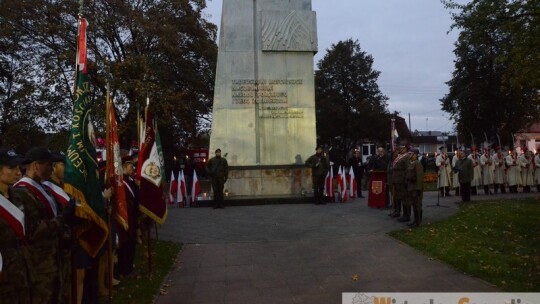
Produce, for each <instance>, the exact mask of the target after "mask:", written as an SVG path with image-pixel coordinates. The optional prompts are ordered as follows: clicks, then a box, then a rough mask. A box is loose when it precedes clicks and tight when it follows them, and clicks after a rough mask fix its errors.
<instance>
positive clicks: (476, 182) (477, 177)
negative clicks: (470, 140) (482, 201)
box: [468, 146, 482, 195]
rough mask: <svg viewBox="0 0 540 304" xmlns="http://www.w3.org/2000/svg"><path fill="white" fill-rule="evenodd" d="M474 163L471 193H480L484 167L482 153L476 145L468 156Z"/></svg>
mask: <svg viewBox="0 0 540 304" xmlns="http://www.w3.org/2000/svg"><path fill="white" fill-rule="evenodd" d="M468 157H469V158H470V160H472V163H473V171H474V174H473V179H472V181H471V193H472V194H473V195H478V187H480V186H482V167H481V166H480V155H479V154H478V150H477V149H476V147H475V146H473V147H472V148H471V153H470V154H469V156H468Z"/></svg>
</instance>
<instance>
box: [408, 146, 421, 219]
mask: <svg viewBox="0 0 540 304" xmlns="http://www.w3.org/2000/svg"><path fill="white" fill-rule="evenodd" d="M418 154H420V151H419V150H418V149H416V148H415V149H412V150H411V156H410V159H411V160H410V161H411V163H410V165H409V168H408V169H407V173H406V174H407V194H408V195H407V205H409V206H412V208H413V215H414V221H413V222H412V223H410V224H408V226H409V227H418V226H420V223H422V199H423V193H424V166H422V164H421V163H420V161H419V160H418Z"/></svg>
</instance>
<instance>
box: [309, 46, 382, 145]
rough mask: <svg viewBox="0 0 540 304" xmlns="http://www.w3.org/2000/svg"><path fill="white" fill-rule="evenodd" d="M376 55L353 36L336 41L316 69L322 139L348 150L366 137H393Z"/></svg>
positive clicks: (319, 126) (318, 131) (374, 138)
mask: <svg viewBox="0 0 540 304" xmlns="http://www.w3.org/2000/svg"><path fill="white" fill-rule="evenodd" d="M379 75H380V72H379V71H376V70H373V57H372V56H371V55H368V54H367V53H365V52H363V51H362V50H361V48H360V44H359V43H358V41H353V40H352V39H349V40H346V41H340V42H338V43H337V44H333V45H332V47H331V48H330V49H329V50H328V53H327V54H326V55H325V56H324V58H323V59H322V60H321V61H319V63H318V70H317V71H316V72H315V98H316V100H315V102H316V109H317V110H316V111H317V112H316V115H317V135H318V137H319V142H321V143H329V142H333V143H336V141H337V144H338V145H340V146H342V147H343V148H346V149H347V150H348V149H349V148H350V147H352V146H354V145H357V144H359V143H360V142H361V141H362V140H364V139H370V140H376V141H380V142H386V141H388V139H389V137H390V131H389V128H390V114H389V113H388V110H387V104H386V101H387V100H388V98H387V97H386V96H385V95H383V94H382V93H381V91H380V90H379V86H378V85H377V79H378V77H379Z"/></svg>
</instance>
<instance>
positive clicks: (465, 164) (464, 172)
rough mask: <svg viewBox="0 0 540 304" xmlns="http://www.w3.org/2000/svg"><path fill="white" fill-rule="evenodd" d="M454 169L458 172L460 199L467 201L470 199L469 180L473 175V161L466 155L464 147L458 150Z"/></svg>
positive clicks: (470, 180)
mask: <svg viewBox="0 0 540 304" xmlns="http://www.w3.org/2000/svg"><path fill="white" fill-rule="evenodd" d="M458 157H459V159H458V161H457V163H456V167H455V169H454V170H456V171H457V172H458V173H459V188H460V192H461V200H462V201H464V202H469V201H470V200H471V182H472V179H473V176H474V168H473V162H472V160H471V159H470V158H468V157H467V156H466V152H465V148H463V147H462V148H460V149H459V152H458Z"/></svg>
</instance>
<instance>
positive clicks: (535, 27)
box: [441, 0, 540, 144]
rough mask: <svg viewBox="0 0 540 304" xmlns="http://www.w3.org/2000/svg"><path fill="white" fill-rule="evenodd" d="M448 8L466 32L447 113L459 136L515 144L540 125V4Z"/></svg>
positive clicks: (502, 1) (506, 0)
mask: <svg viewBox="0 0 540 304" xmlns="http://www.w3.org/2000/svg"><path fill="white" fill-rule="evenodd" d="M443 3H444V4H445V5H446V7H447V8H449V9H451V10H453V12H454V13H453V15H452V18H453V20H454V25H453V28H456V29H459V30H461V32H460V34H459V38H458V40H457V41H456V43H455V49H454V53H455V55H456V61H455V70H454V72H453V75H452V79H451V80H450V81H449V82H448V83H447V84H448V85H449V87H450V90H449V93H448V94H447V95H445V96H444V97H443V98H442V99H441V104H442V108H443V110H444V111H446V112H448V113H450V114H451V116H452V118H453V119H454V120H455V121H456V123H457V129H458V132H459V134H469V133H472V134H474V137H475V138H483V137H484V136H483V133H484V132H486V133H488V134H490V135H489V136H491V137H493V138H494V137H495V136H496V134H500V135H501V140H502V143H503V144H510V141H511V136H510V134H513V133H515V132H518V131H520V130H521V129H523V128H525V127H527V125H528V124H531V123H535V122H538V121H539V120H540V69H538V67H539V66H540V52H538V50H539V49H540V35H539V34H538V33H540V1H538V0H528V1H510V0H497V1H492V0H489V1H488V0H475V1H471V2H469V3H468V4H465V5H460V4H457V3H456V2H455V1H453V0H448V1H446V0H443ZM469 139H470V138H469V136H468V135H466V136H464V137H463V138H462V139H461V140H464V141H465V142H469Z"/></svg>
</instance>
